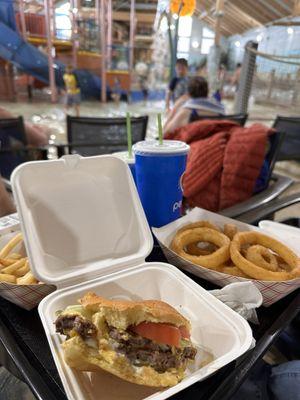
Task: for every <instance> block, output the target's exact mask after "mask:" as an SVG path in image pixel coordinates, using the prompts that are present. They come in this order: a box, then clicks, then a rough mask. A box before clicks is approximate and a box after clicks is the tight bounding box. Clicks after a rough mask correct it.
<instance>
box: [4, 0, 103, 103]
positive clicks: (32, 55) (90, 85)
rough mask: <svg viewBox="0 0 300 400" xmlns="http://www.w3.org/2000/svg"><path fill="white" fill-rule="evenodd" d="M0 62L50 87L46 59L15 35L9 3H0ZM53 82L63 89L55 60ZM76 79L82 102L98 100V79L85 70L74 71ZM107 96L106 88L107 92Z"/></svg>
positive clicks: (60, 68)
mask: <svg viewBox="0 0 300 400" xmlns="http://www.w3.org/2000/svg"><path fill="white" fill-rule="evenodd" d="M0 58H3V59H5V60H7V61H9V62H11V63H13V64H14V65H15V66H16V67H17V68H18V69H20V70H22V71H24V72H25V73H27V74H29V75H32V76H34V77H35V78H37V79H39V80H40V81H42V82H44V83H46V84H49V69H48V57H47V55H46V54H44V53H43V52H42V51H40V50H38V49H37V48H36V47H35V46H32V45H31V44H29V43H27V42H26V41H25V40H24V39H23V38H22V37H21V36H20V35H19V34H18V33H17V32H16V22H15V15H14V9H13V3H12V1H11V0H0ZM54 71H55V81H56V85H57V87H59V88H63V87H64V81H63V74H64V71H65V65H64V64H63V63H61V62H60V61H58V60H54ZM75 75H76V78H77V80H78V85H79V87H80V89H81V93H82V95H83V97H84V98H91V97H95V98H97V99H99V98H100V93H101V79H100V78H99V77H98V76H96V75H93V74H91V73H90V72H89V71H86V70H76V71H75ZM107 93H108V95H109V88H107Z"/></svg>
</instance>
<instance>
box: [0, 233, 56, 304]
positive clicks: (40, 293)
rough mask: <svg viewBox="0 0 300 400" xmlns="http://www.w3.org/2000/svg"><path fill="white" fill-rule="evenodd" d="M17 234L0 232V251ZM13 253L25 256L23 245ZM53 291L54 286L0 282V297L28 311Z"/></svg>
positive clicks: (17, 247)
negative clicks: (2, 233)
mask: <svg viewBox="0 0 300 400" xmlns="http://www.w3.org/2000/svg"><path fill="white" fill-rule="evenodd" d="M17 233H18V232H17V231H15V230H14V231H13V232H10V233H7V234H4V235H1V231H0V235H1V236H0V249H1V248H2V247H3V246H4V245H5V244H6V243H8V242H9V240H10V239H11V238H12V237H13V236H15V235H16V234H17ZM13 252H18V253H20V254H22V255H24V256H25V249H24V247H23V245H17V246H16V247H15V248H14V250H13ZM54 290H56V287H55V286H54V285H48V284H44V283H39V284H36V285H16V284H13V283H7V282H0V296H1V297H4V298H5V299H6V300H8V301H10V302H12V303H14V304H16V305H17V306H19V307H22V308H24V309H25V310H28V311H29V310H32V309H33V308H35V307H36V306H37V305H38V304H39V303H40V302H41V300H42V299H43V298H44V297H46V296H47V295H48V294H49V293H51V292H53V291H54Z"/></svg>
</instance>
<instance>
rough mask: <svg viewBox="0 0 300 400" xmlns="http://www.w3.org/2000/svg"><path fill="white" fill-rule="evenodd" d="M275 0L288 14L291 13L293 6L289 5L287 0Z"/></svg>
mask: <svg viewBox="0 0 300 400" xmlns="http://www.w3.org/2000/svg"><path fill="white" fill-rule="evenodd" d="M273 1H274V2H275V3H276V4H278V5H279V6H280V7H282V8H283V9H284V10H285V11H286V12H287V13H288V14H291V12H292V8H291V7H290V6H289V5H287V4H286V2H285V1H282V0H273Z"/></svg>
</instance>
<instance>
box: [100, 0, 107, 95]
mask: <svg viewBox="0 0 300 400" xmlns="http://www.w3.org/2000/svg"><path fill="white" fill-rule="evenodd" d="M105 6H106V0H100V28H101V101H102V103H106V24H105Z"/></svg>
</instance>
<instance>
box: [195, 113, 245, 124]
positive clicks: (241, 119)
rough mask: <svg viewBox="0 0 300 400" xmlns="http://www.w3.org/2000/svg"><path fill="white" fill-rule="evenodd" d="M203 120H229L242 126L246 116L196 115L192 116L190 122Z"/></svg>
mask: <svg viewBox="0 0 300 400" xmlns="http://www.w3.org/2000/svg"><path fill="white" fill-rule="evenodd" d="M203 119H217V120H221V119H229V120H230V121H234V122H237V123H238V124H239V125H241V126H244V125H245V123H246V122H247V119H248V114H231V115H198V116H197V117H196V116H193V117H192V118H191V120H190V122H194V121H201V120H203Z"/></svg>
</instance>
